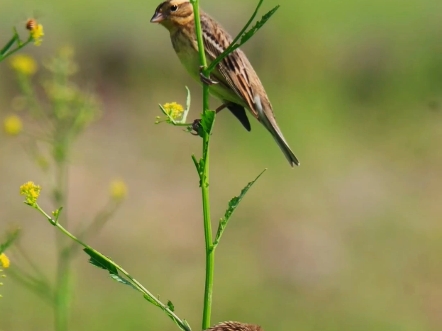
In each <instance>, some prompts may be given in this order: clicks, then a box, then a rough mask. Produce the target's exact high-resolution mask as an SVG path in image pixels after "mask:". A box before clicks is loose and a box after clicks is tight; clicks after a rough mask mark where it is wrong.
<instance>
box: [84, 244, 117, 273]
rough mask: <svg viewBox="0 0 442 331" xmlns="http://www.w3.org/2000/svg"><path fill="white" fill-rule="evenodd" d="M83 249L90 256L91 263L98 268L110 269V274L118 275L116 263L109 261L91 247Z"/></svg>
mask: <svg viewBox="0 0 442 331" xmlns="http://www.w3.org/2000/svg"><path fill="white" fill-rule="evenodd" d="M83 251H84V252H85V253H86V254H87V255H89V256H90V259H89V263H90V264H92V265H94V266H96V267H98V268H101V269H105V270H107V271H109V273H110V274H114V275H118V270H117V268H116V267H115V266H114V265H112V264H111V263H110V262H109V261H107V260H106V259H105V258H104V257H102V256H101V255H100V254H98V253H97V252H96V251H94V250H92V249H90V248H85V249H83Z"/></svg>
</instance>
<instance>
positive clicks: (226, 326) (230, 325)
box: [206, 321, 264, 331]
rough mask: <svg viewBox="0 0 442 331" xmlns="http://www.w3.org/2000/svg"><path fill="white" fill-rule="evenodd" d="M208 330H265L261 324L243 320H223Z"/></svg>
mask: <svg viewBox="0 0 442 331" xmlns="http://www.w3.org/2000/svg"><path fill="white" fill-rule="evenodd" d="M206 331H264V330H263V329H262V328H261V327H260V326H259V325H254V324H246V323H241V322H232V321H227V322H221V323H219V324H216V325H214V326H212V327H211V328H209V329H207V330H206Z"/></svg>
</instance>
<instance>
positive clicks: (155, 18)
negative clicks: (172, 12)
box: [150, 10, 165, 23]
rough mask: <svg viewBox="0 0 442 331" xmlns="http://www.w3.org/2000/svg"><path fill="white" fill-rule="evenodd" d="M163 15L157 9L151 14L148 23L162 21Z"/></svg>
mask: <svg viewBox="0 0 442 331" xmlns="http://www.w3.org/2000/svg"><path fill="white" fill-rule="evenodd" d="M164 19H165V17H164V15H163V13H161V12H160V11H159V10H157V11H156V12H155V14H153V16H152V18H151V19H150V23H160V22H162V21H164Z"/></svg>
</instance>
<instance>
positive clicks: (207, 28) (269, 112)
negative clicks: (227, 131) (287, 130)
mask: <svg viewBox="0 0 442 331" xmlns="http://www.w3.org/2000/svg"><path fill="white" fill-rule="evenodd" d="M200 19H201V27H202V35H203V40H204V49H205V52H206V58H207V60H208V62H209V63H210V62H211V61H213V60H214V59H215V58H216V57H217V56H218V55H220V54H221V53H222V52H223V51H224V50H225V49H226V48H227V47H228V46H229V45H230V43H231V42H232V37H231V36H230V35H229V34H228V33H227V32H226V31H225V30H224V29H223V28H222V27H221V25H220V24H219V23H218V22H216V21H215V20H214V19H213V18H211V17H210V16H209V15H207V14H206V13H204V12H203V11H201V12H200ZM150 21H151V22H152V23H159V24H161V25H163V26H164V27H165V28H166V29H167V30H169V32H170V38H171V40H172V45H173V48H174V49H175V52H176V53H177V55H178V58H179V59H180V61H181V63H182V64H183V65H184V67H185V68H186V69H187V71H188V72H189V73H190V75H191V76H192V77H194V78H195V79H197V80H200V79H201V76H200V62H199V56H198V43H197V39H196V33H195V23H194V15H193V7H192V4H191V3H190V2H189V0H167V1H164V2H162V3H161V4H160V5H159V6H158V7H157V9H156V10H155V14H154V15H153V17H152V19H151V20H150ZM211 79H213V82H212V84H211V85H210V87H209V91H210V93H211V94H212V95H214V96H215V97H217V98H219V99H221V100H222V102H223V105H222V106H221V107H219V108H218V109H217V112H218V111H220V110H221V109H223V108H225V107H227V108H228V109H229V110H230V111H231V112H232V113H233V115H235V117H236V118H237V119H238V120H239V121H240V122H241V123H242V125H243V126H244V127H245V128H246V129H247V130H248V131H250V129H251V127H250V122H249V120H248V118H247V115H246V111H245V109H248V110H249V111H250V113H251V114H252V115H253V116H254V117H255V118H256V119H257V120H258V121H259V122H261V123H262V124H263V125H264V127H265V128H266V129H267V130H268V131H269V132H270V133H271V135H272V136H273V138H274V139H275V140H276V142H277V143H278V145H279V147H280V148H281V150H282V152H283V153H284V155H285V157H286V158H287V160H288V161H289V163H290V165H291V166H292V167H293V166H294V165H299V161H298V159H297V158H296V156H295V154H293V152H292V150H291V149H290V147H289V145H288V144H287V142H286V140H285V139H284V136H283V135H282V133H281V130H280V129H279V127H278V125H277V124H276V120H275V116H274V114H273V109H272V105H271V104H270V101H269V98H268V97H267V94H266V92H265V90H264V87H263V86H262V83H261V81H260V80H259V78H258V75H257V74H256V72H255V70H254V69H253V67H252V65H251V64H250V62H249V60H248V59H247V57H246V55H245V54H244V52H243V51H241V50H240V49H236V50H235V51H234V52H233V53H231V54H230V55H228V56H227V57H225V58H224V59H223V60H222V61H221V62H220V63H219V64H218V65H217V67H216V68H215V70H214V71H213V72H212V77H211ZM206 80H207V78H206Z"/></svg>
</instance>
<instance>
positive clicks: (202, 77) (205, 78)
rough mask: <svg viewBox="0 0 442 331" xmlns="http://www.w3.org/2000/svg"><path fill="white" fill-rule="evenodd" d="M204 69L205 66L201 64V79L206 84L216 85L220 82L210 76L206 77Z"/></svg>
mask: <svg viewBox="0 0 442 331" xmlns="http://www.w3.org/2000/svg"><path fill="white" fill-rule="evenodd" d="M203 69H204V67H203V66H200V79H201V81H202V82H203V83H204V84H207V85H215V84H218V82H217V81H215V80H212V79H210V77H206V76H204V73H203Z"/></svg>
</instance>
